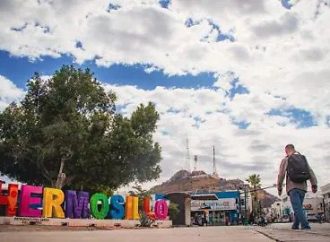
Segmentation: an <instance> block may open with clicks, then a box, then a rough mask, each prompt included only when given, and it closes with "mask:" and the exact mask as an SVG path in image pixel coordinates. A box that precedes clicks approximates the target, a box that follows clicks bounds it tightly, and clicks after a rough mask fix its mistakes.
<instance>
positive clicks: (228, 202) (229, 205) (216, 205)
mask: <svg viewBox="0 0 330 242" xmlns="http://www.w3.org/2000/svg"><path fill="white" fill-rule="evenodd" d="M203 209H210V210H218V211H222V210H236V209H237V205H236V199H235V198H221V199H219V200H191V211H198V210H203Z"/></svg>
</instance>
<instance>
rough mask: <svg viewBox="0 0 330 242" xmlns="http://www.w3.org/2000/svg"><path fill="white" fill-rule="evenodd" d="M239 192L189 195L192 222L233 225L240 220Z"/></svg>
mask: <svg viewBox="0 0 330 242" xmlns="http://www.w3.org/2000/svg"><path fill="white" fill-rule="evenodd" d="M239 194H240V193H239V192H237V191H234V192H216V193H210V194H192V195H191V219H192V224H198V225H205V224H207V225H234V224H238V223H239V221H240V214H241V213H240V205H239V201H240V199H239Z"/></svg>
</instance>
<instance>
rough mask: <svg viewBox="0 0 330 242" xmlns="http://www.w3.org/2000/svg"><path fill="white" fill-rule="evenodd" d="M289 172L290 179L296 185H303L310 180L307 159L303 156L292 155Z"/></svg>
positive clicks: (289, 159) (289, 160) (289, 161)
mask: <svg viewBox="0 0 330 242" xmlns="http://www.w3.org/2000/svg"><path fill="white" fill-rule="evenodd" d="M287 172H288V176H289V179H290V180H291V181H293V182H296V183H302V182H305V181H307V180H308V179H310V173H309V166H308V163H307V160H306V157H305V156H303V155H301V154H293V155H290V156H289V158H288V168H287Z"/></svg>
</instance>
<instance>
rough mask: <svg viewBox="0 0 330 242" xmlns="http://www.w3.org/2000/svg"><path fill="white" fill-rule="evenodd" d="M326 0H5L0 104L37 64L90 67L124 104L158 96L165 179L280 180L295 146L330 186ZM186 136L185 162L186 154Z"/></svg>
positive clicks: (124, 107)
mask: <svg viewBox="0 0 330 242" xmlns="http://www.w3.org/2000/svg"><path fill="white" fill-rule="evenodd" d="M329 51H330V0H300V1H299V0H249V1H241V0H223V1H213V0H203V1H200V0H177V1H175V0H95V1H80V0H57V1H52V0H38V1H37V0H28V1H26V0H2V1H0V111H1V110H3V109H4V108H5V107H6V106H7V105H8V104H9V103H11V102H13V101H16V102H18V101H19V100H21V99H22V97H23V96H24V94H25V92H26V87H25V83H26V81H27V80H28V79H29V78H30V77H32V75H33V74H34V73H35V72H38V73H40V74H41V75H43V76H45V77H46V78H47V77H48V78H49V77H51V75H52V74H53V73H54V71H55V70H57V69H59V68H60V67H61V65H63V64H73V65H75V66H76V67H81V68H87V67H88V68H90V69H91V70H92V71H93V72H94V74H95V77H96V78H97V79H98V80H99V81H100V82H101V83H102V85H104V87H105V89H106V90H113V91H115V92H116V94H117V96H118V101H117V105H118V106H120V107H121V108H120V112H122V113H123V114H124V115H130V114H131V113H132V111H134V109H135V108H136V107H137V105H138V104H140V103H148V102H149V101H151V102H153V103H155V105H156V109H157V110H158V112H159V113H160V121H159V122H158V128H157V131H156V133H155V135H154V140H155V141H157V142H159V143H160V145H161V147H162V161H161V163H160V165H161V168H162V173H161V176H160V178H159V179H158V180H156V181H152V182H149V183H147V184H144V186H145V187H150V186H152V185H154V184H158V183H161V182H163V181H165V180H167V179H168V178H169V177H171V176H172V175H173V174H174V173H175V172H176V171H178V170H180V169H193V167H194V164H193V161H192V160H193V159H192V157H193V156H194V155H197V156H198V163H197V169H198V170H204V171H206V172H208V173H212V146H215V150H216V166H217V171H218V173H219V175H220V177H223V178H227V179H231V178H240V179H242V180H245V179H246V178H247V177H248V176H249V175H250V174H253V173H257V174H260V176H261V182H262V184H263V185H264V186H268V185H271V184H274V183H275V182H276V179H277V172H278V167H279V164H280V161H281V159H282V158H283V157H284V146H285V145H286V144H288V143H293V144H294V145H295V146H296V148H297V150H298V151H300V152H301V153H303V154H305V155H306V157H307V159H308V161H309V163H310V165H311V167H312V168H313V169H314V172H315V173H316V176H317V178H318V181H319V185H324V184H326V183H329V182H330V179H329V175H328V173H329V172H328V171H329V169H330V149H329V147H330V111H329V110H330V98H329V96H330V95H329V94H330V93H329V92H330V80H329V77H330V54H329ZM187 139H188V141H189V142H188V143H189V152H190V163H189V164H188V162H187V158H186V157H187Z"/></svg>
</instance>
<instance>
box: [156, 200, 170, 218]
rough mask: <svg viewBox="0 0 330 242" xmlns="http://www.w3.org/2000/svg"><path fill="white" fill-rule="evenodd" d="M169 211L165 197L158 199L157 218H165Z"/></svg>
mask: <svg viewBox="0 0 330 242" xmlns="http://www.w3.org/2000/svg"><path fill="white" fill-rule="evenodd" d="M167 213H168V207H167V203H166V201H165V200H164V199H162V200H158V201H157V202H156V204H155V214H156V218H157V219H160V220H165V219H166V217H167Z"/></svg>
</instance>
